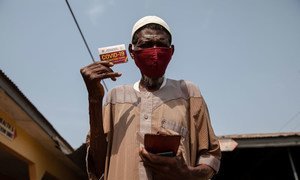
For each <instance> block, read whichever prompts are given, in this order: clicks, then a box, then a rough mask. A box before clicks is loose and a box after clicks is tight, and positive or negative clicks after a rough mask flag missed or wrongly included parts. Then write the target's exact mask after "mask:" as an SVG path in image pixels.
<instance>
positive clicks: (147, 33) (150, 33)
mask: <svg viewBox="0 0 300 180" xmlns="http://www.w3.org/2000/svg"><path fill="white" fill-rule="evenodd" d="M167 36H168V34H167V33H166V32H165V31H163V30H156V29H148V28H145V29H143V30H141V31H140V32H139V34H138V37H139V38H147V39H149V38H166V37H167Z"/></svg>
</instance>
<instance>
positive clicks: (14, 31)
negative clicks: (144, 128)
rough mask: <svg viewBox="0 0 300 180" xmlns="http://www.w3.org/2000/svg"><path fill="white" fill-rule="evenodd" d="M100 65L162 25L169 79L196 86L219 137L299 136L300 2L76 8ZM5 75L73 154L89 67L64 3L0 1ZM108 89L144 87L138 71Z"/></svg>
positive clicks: (138, 1)
mask: <svg viewBox="0 0 300 180" xmlns="http://www.w3.org/2000/svg"><path fill="white" fill-rule="evenodd" d="M69 3H70V4H71V6H72V9H73V11H74V13H75V15H76V17H77V20H78V22H79V24H80V26H81V29H82V31H83V33H84V35H85V37H86V40H87V42H88V44H89V46H90V49H91V51H92V53H93V56H94V58H95V59H99V58H98V52H97V49H98V48H99V47H104V46H110V45H116V44H123V43H124V44H126V47H128V46H127V45H128V43H130V34H131V28H132V26H133V24H134V23H135V21H137V20H138V19H139V18H141V17H142V16H145V15H158V16H160V17H162V18H163V19H165V20H166V21H167V22H168V24H169V26H170V27H171V30H172V33H173V44H174V45H175V54H174V56H173V59H172V61H171V63H170V65H169V67H168V70H167V73H166V76H167V77H168V78H172V79H186V80H190V81H193V82H194V83H195V84H197V85H198V86H199V87H200V89H201V92H202V94H203V96H204V97H205V99H206V101H207V104H208V107H209V111H210V115H211V120H212V124H213V127H214V130H215V133H216V134H217V135H227V134H242V133H269V132H291V131H300V94H299V92H300V20H299V19H300V1H297V0H285V1H282V0H264V1H261V0H251V1H250V0H244V1H238V0H225V1H224V0H222V1H221V0H220V1H214V0H209V1H208V0H207V1H204V0H191V1H179V0H165V1H161V0H127V1H122V0H107V1H104V0H85V1H75V0H69ZM0 26H1V30H0V51H1V53H0V68H1V70H3V71H4V72H5V73H6V74H7V76H8V77H9V78H10V79H11V80H12V81H13V82H14V83H15V84H16V85H17V86H18V87H19V88H20V90H21V91H22V92H23V93H24V94H25V95H26V96H27V97H28V99H30V101H31V102H32V103H33V104H34V105H35V106H36V107H37V108H38V110H39V111H40V112H41V113H42V114H43V115H44V116H45V117H46V118H47V119H48V121H49V122H50V123H51V124H52V125H53V126H54V127H55V128H56V130H57V131H58V132H59V133H60V134H61V135H62V136H63V137H64V138H65V139H66V140H67V141H68V142H69V143H70V144H71V145H72V146H73V147H74V148H76V147H78V146H80V145H81V144H82V143H83V142H84V139H85V135H86V133H87V131H88V129H89V124H88V104H87V92H86V89H85V85H84V83H83V81H82V78H81V76H80V73H79V69H80V68H81V67H82V66H85V65H87V64H89V63H91V62H92V61H91V58H90V56H89V54H88V51H87V50H86V49H85V46H84V43H83V41H82V39H81V37H80V34H79V32H78V30H77V29H76V25H75V23H74V21H73V19H72V16H71V14H70V12H69V10H68V8H67V5H66V3H65V1H63V0H60V1H59V0H42V1H40V0H27V1H22V0H1V1H0ZM114 70H115V71H119V72H122V73H123V76H122V77H121V78H119V79H118V80H117V81H116V82H112V81H110V80H106V81H105V82H106V84H107V86H108V88H109V89H111V88H113V87H115V86H118V85H121V84H129V83H133V82H135V81H137V80H138V79H139V78H140V74H139V71H138V70H137V68H136V67H135V65H134V63H133V61H132V60H131V59H129V62H128V63H126V64H121V65H116V66H115V67H114Z"/></svg>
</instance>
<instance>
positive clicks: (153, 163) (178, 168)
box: [140, 148, 214, 180]
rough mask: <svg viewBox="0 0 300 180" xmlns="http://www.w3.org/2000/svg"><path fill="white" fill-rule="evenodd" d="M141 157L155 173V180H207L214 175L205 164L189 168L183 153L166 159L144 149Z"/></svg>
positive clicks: (146, 165)
mask: <svg viewBox="0 0 300 180" xmlns="http://www.w3.org/2000/svg"><path fill="white" fill-rule="evenodd" d="M140 157H141V159H142V161H143V162H144V165H145V167H147V168H149V169H150V170H151V171H152V172H153V174H154V176H155V179H172V180H182V179H186V180H193V179H203V180H206V179H209V178H211V176H212V175H213V173H214V170H213V169H212V168H211V167H209V166H207V165H204V164H203V165H199V166H196V167H191V166H188V165H187V164H186V163H185V161H184V158H183V156H182V154H181V153H180V154H179V155H178V156H175V157H164V156H159V155H155V154H152V153H149V152H147V151H146V150H145V149H144V148H143V149H141V150H140Z"/></svg>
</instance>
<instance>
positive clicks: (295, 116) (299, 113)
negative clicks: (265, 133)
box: [279, 111, 300, 132]
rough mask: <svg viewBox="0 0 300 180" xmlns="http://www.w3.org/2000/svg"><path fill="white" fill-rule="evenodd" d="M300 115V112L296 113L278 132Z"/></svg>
mask: <svg viewBox="0 0 300 180" xmlns="http://www.w3.org/2000/svg"><path fill="white" fill-rule="evenodd" d="M299 115H300V111H298V112H296V113H295V114H294V115H293V116H292V117H291V118H290V119H288V120H287V121H286V122H285V124H284V125H283V126H282V127H281V128H280V130H279V131H280V132H281V131H282V130H283V129H284V128H285V127H286V126H287V125H288V124H290V123H291V122H292V121H293V120H295V119H296V118H297V117H298V116H299Z"/></svg>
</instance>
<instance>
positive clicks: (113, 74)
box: [92, 72, 122, 80]
mask: <svg viewBox="0 0 300 180" xmlns="http://www.w3.org/2000/svg"><path fill="white" fill-rule="evenodd" d="M121 75H122V74H120V73H116V72H108V73H101V74H94V75H93V76H92V78H93V80H102V79H107V78H116V77H120V76H121Z"/></svg>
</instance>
